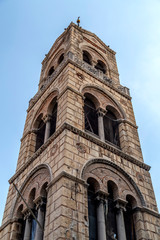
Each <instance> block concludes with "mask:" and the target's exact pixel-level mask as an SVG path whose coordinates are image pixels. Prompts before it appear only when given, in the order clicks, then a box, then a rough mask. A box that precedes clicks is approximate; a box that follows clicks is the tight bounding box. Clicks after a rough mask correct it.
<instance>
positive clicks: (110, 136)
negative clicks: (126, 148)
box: [103, 110, 120, 146]
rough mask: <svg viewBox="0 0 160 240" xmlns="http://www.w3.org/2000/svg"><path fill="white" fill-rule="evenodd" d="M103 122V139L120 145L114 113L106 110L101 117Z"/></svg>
mask: <svg viewBox="0 0 160 240" xmlns="http://www.w3.org/2000/svg"><path fill="white" fill-rule="evenodd" d="M103 122H104V134H105V140H107V141H109V142H111V143H113V144H115V145H117V146H120V142H119V129H118V121H117V118H116V117H115V115H114V114H113V113H112V112H111V111H109V110H107V113H106V115H105V116H104V118H103Z"/></svg>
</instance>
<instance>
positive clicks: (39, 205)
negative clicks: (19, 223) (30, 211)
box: [34, 196, 46, 210]
mask: <svg viewBox="0 0 160 240" xmlns="http://www.w3.org/2000/svg"><path fill="white" fill-rule="evenodd" d="M34 203H35V204H36V209H37V210H38V209H39V208H40V209H41V210H44V208H45V205H46V198H45V197H42V196H39V197H37V198H36V199H35V200H34Z"/></svg>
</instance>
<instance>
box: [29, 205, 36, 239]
mask: <svg viewBox="0 0 160 240" xmlns="http://www.w3.org/2000/svg"><path fill="white" fill-rule="evenodd" d="M32 211H33V212H34V215H35V216H36V218H37V211H36V210H35V209H32ZM31 224H32V226H31V236H30V240H34V239H35V234H36V226H37V221H36V220H35V219H34V218H33V217H32V218H31Z"/></svg>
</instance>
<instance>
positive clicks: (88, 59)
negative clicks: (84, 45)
mask: <svg viewBox="0 0 160 240" xmlns="http://www.w3.org/2000/svg"><path fill="white" fill-rule="evenodd" d="M83 61H84V62H86V63H88V64H89V65H92V64H93V62H92V56H91V55H90V53H89V52H87V51H85V50H84V51H83ZM94 67H95V68H96V69H97V70H100V71H101V72H103V73H104V74H106V71H107V68H106V64H105V63H104V62H102V61H101V60H97V63H96V65H95V66H94Z"/></svg>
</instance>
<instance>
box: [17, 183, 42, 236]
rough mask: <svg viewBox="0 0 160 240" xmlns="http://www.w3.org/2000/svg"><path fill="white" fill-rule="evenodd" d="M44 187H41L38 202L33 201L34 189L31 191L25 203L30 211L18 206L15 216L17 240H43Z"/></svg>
mask: <svg viewBox="0 0 160 240" xmlns="http://www.w3.org/2000/svg"><path fill="white" fill-rule="evenodd" d="M46 187H47V183H45V184H44V185H43V186H42V188H41V191H40V196H39V197H38V198H37V199H38V200H37V199H35V196H36V189H35V188H33V189H32V190H31V192H30V194H29V199H28V202H27V204H28V206H29V208H30V209H31V211H30V210H29V209H27V208H26V206H23V204H21V205H20V206H19V208H18V210H17V214H16V215H17V218H18V223H19V229H18V232H17V237H16V239H17V240H26V239H27V240H43V232H44V231H43V229H44V224H45V214H46V203H47V191H46Z"/></svg>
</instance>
